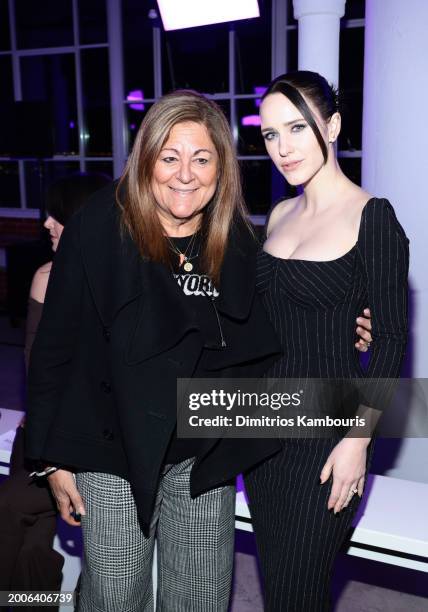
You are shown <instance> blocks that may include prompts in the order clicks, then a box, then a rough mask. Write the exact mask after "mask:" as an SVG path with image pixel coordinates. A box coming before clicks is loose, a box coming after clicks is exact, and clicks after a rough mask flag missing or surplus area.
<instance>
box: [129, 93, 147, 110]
mask: <svg viewBox="0 0 428 612" xmlns="http://www.w3.org/2000/svg"><path fill="white" fill-rule="evenodd" d="M126 100H127V101H128V102H140V104H130V105H129V108H132V109H133V110H137V111H143V110H144V104H141V102H142V101H143V100H144V92H143V91H142V90H141V89H134V90H132V91H130V92H129V94H128V95H127V96H126Z"/></svg>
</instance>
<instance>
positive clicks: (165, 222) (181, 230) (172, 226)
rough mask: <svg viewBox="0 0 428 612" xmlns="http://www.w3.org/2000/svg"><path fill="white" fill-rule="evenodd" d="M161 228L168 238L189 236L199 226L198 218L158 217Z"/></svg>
mask: <svg viewBox="0 0 428 612" xmlns="http://www.w3.org/2000/svg"><path fill="white" fill-rule="evenodd" d="M159 220H160V222H161V225H162V228H163V230H164V232H165V234H166V235H167V236H169V237H170V238H185V237H186V236H191V235H192V234H194V233H195V232H197V231H198V229H199V226H200V218H199V216H198V217H194V218H192V219H185V220H181V219H177V220H175V219H174V220H173V221H172V220H169V219H164V218H162V217H159Z"/></svg>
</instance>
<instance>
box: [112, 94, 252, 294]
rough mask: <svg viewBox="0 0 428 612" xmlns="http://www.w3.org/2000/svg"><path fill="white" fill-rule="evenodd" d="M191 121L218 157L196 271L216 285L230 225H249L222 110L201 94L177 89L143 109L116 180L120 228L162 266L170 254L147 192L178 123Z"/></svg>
mask: <svg viewBox="0 0 428 612" xmlns="http://www.w3.org/2000/svg"><path fill="white" fill-rule="evenodd" d="M185 121H192V122H196V123H200V124H202V125H204V126H205V127H206V128H207V130H208V133H209V135H210V138H211V140H212V141H213V143H214V146H215V148H216V151H217V155H218V182H217V188H216V191H215V194H214V196H213V198H212V200H211V202H209V204H208V205H207V206H206V208H205V209H204V211H203V215H202V221H201V227H200V228H199V229H200V231H201V234H202V249H201V256H202V259H201V268H202V269H203V270H204V272H205V273H207V274H208V275H209V276H210V277H211V278H212V279H213V281H214V282H217V283H218V281H219V277H220V269H221V264H222V261H223V258H224V253H225V250H226V244H227V239H228V235H229V230H230V228H231V224H232V223H233V222H234V220H236V219H238V218H241V219H243V220H244V222H245V223H247V225H248V221H247V211H246V208H245V204H244V201H243V197H242V187H241V177H240V172H239V166H238V161H237V158H236V154H235V149H234V145H233V139H232V134H231V131H230V127H229V124H228V122H227V119H226V117H225V116H224V114H223V111H222V110H221V109H220V107H219V106H217V104H215V103H214V102H212V101H211V100H208V99H207V98H205V97H204V96H203V95H201V94H199V93H197V92H194V91H187V90H179V91H175V92H173V93H170V94H167V95H166V96H163V97H162V98H161V99H160V100H158V101H157V102H156V103H155V104H154V105H153V106H152V107H151V108H150V110H149V111H148V113H147V115H146V117H145V118H144V120H143V122H142V124H141V127H140V129H139V131H138V134H137V137H136V139H135V143H134V146H133V148H132V152H131V154H130V156H129V158H128V162H127V164H126V167H125V171H124V173H123V175H122V177H121V179H120V181H119V185H118V189H117V201H118V204H119V206H120V208H121V212H122V223H123V226H124V227H125V228H126V229H127V230H128V231H129V232H130V234H131V236H132V238H133V240H134V241H135V243H136V244H137V247H138V249H139V251H140V253H141V255H142V256H143V257H146V258H149V259H151V260H153V261H159V262H163V263H166V264H169V263H170V262H171V252H170V249H169V247H168V242H167V240H166V239H165V235H164V230H163V228H162V225H161V223H160V220H159V217H158V214H157V212H156V202H155V200H154V196H153V193H152V188H151V181H152V175H153V169H154V166H155V163H156V161H157V159H158V157H159V154H160V152H161V150H162V148H163V146H164V144H165V142H166V141H167V140H168V137H169V134H170V132H171V129H172V128H173V127H174V126H175V125H176V124H177V123H182V122H185Z"/></svg>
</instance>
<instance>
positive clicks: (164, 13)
mask: <svg viewBox="0 0 428 612" xmlns="http://www.w3.org/2000/svg"><path fill="white" fill-rule="evenodd" d="M158 5H159V10H160V14H161V17H162V22H163V27H164V28H165V30H181V29H183V28H194V27H196V26H202V25H209V24H212V23H224V22H225V21H238V20H239V19H251V18H252V17H259V16H260V10H259V5H258V2H257V0H232V1H231V0H202V2H201V0H181V2H180V10H177V0H158Z"/></svg>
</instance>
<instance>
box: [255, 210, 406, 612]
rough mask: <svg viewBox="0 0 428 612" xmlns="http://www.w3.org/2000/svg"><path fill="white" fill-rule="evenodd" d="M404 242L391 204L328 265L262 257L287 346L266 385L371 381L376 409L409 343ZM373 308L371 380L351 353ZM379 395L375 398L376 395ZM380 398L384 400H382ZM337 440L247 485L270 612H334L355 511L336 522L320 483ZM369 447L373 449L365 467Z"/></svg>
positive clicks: (296, 451) (295, 447)
mask: <svg viewBox="0 0 428 612" xmlns="http://www.w3.org/2000/svg"><path fill="white" fill-rule="evenodd" d="M407 274H408V241H407V238H406V236H405V234H404V231H403V229H402V228H401V226H400V224H399V223H398V221H397V219H396V217H395V213H394V210H393V208H392V206H391V205H390V204H389V202H388V201H387V200H384V199H376V198H372V199H371V200H369V202H368V203H367V205H366V206H365V208H364V210H363V212H362V217H361V223H360V229H359V235H358V241H357V243H356V244H355V245H354V247H353V248H352V249H351V250H350V251H348V252H347V253H346V254H345V255H343V256H342V257H339V258H338V259H336V260H333V261H328V262H317V261H306V260H298V259H297V260H292V259H291V260H283V259H279V258H276V257H273V256H272V255H270V254H268V253H266V252H262V253H261V254H260V256H259V263H258V290H259V291H260V292H261V293H262V298H263V301H264V304H265V307H266V309H267V312H268V314H269V318H270V320H271V322H272V324H273V326H274V327H275V329H276V331H277V332H278V335H279V337H280V340H281V342H282V345H283V350H284V356H283V357H282V358H281V359H280V360H279V361H278V362H276V363H275V364H274V366H273V367H272V369H271V371H270V372H269V376H270V377H272V378H281V377H293V378H298V377H314V378H317V377H320V378H339V379H340V378H355V377H357V378H367V379H370V380H374V381H375V383H374V385H372V387H371V389H370V391H371V393H372V396H371V400H372V402H371V405H373V406H375V407H377V408H380V407H381V406H380V403H379V399H380V392H381V390H382V391H385V386H384V383H383V381H382V379H383V378H395V377H397V376H398V375H399V370H400V366H401V362H402V358H403V355H404V350H405V345H406V339H407ZM366 306H370V309H371V313H372V325H373V332H372V335H373V346H372V354H371V359H370V363H369V366H368V370H367V372H364V371H363V370H362V368H361V366H360V363H359V356H358V353H357V351H356V349H355V348H354V342H355V341H356V338H355V319H356V317H357V316H359V315H360V313H361V312H362V310H363V308H365V307H366ZM377 385H378V390H376V388H375V389H373V387H376V386H377ZM377 391H378V393H377ZM336 442H337V440H334V439H287V440H283V441H282V445H283V450H282V451H281V452H279V453H278V454H277V455H276V456H274V457H272V458H271V459H269V460H268V461H266V462H264V463H263V464H261V465H260V466H259V467H257V468H256V469H255V470H253V471H252V472H251V473H250V474H249V475H247V477H246V487H247V492H248V495H249V499H250V508H251V514H252V517H253V524H254V528H255V533H256V538H257V546H258V550H259V556H260V563H261V568H262V574H263V577H264V583H265V599H266V608H265V610H266V612H319V611H325V610H329V608H330V604H329V582H330V573H331V568H332V565H333V562H334V558H335V555H336V553H337V551H338V549H339V547H340V545H341V543H342V542H343V539H344V537H345V534H346V532H347V530H348V528H349V526H350V524H351V520H352V517H353V514H354V512H355V510H356V508H357V506H358V498H357V496H355V497H354V498H353V501H352V502H351V504H350V505H349V507H348V508H347V509H345V510H343V511H342V512H340V513H339V514H338V515H336V516H334V515H333V514H332V513H330V512H329V511H328V510H327V500H328V497H329V495H330V488H331V483H329V484H328V485H327V484H325V485H323V486H321V485H320V484H319V476H320V472H321V469H322V468H323V466H324V464H325V462H326V460H327V458H328V455H329V454H330V452H331V450H332V449H333V447H334V445H335V444H336ZM372 451H373V444H371V445H370V447H369V452H368V463H369V458H370V457H371V455H372Z"/></svg>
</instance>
